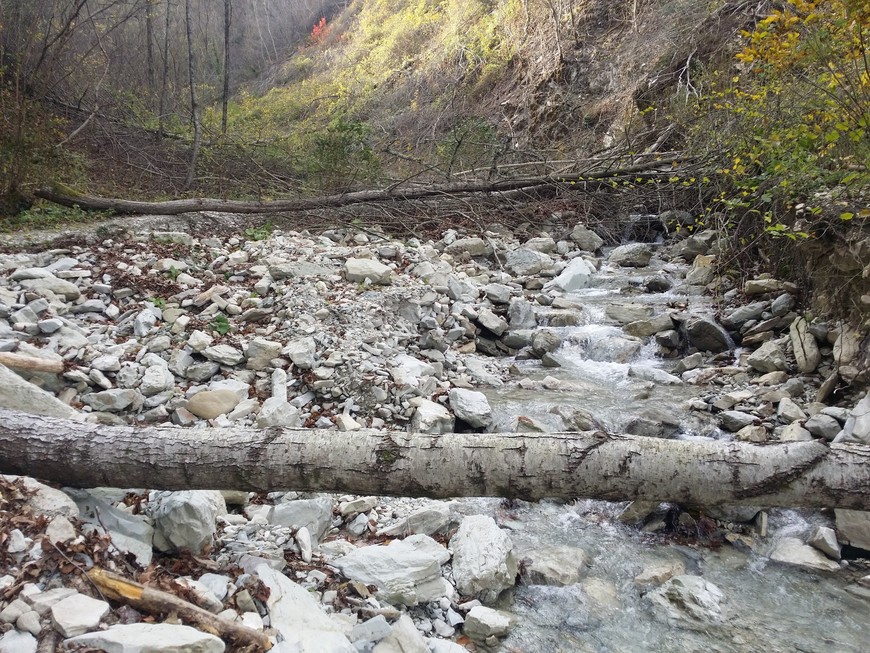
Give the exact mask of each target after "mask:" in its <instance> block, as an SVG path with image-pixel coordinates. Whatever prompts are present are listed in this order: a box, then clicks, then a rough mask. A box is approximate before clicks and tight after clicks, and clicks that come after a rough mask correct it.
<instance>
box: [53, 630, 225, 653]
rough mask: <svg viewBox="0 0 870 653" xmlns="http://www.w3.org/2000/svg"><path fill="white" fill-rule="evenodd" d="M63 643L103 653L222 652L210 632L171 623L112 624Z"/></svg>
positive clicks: (222, 646)
mask: <svg viewBox="0 0 870 653" xmlns="http://www.w3.org/2000/svg"><path fill="white" fill-rule="evenodd" d="M65 645H66V646H77V645H81V646H85V647H89V648H91V649H102V650H103V651H106V653H224V649H225V648H226V645H225V644H224V643H223V641H222V640H221V639H220V638H219V637H216V636H214V635H210V634H209V633H204V632H202V631H200V630H197V629H196V628H191V627H190V626H181V625H175V624H145V623H139V624H116V625H114V626H111V627H109V629H108V630H103V631H97V632H93V633H87V634H86V635H80V636H78V637H73V638H72V639H69V640H67V641H66V642H65Z"/></svg>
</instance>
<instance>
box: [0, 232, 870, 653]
mask: <svg viewBox="0 0 870 653" xmlns="http://www.w3.org/2000/svg"><path fill="white" fill-rule="evenodd" d="M667 219H669V218H667V217H664V218H663V220H667ZM717 247H718V243H717V239H716V234H715V233H713V232H704V233H700V234H697V235H695V236H693V237H690V238H684V239H681V240H678V241H675V242H670V243H658V244H650V243H626V244H624V245H620V246H617V247H606V246H605V242H604V240H603V239H602V238H601V237H600V236H599V235H598V234H596V233H595V232H594V231H593V230H591V229H589V228H587V226H584V225H582V224H577V223H572V224H566V225H565V228H564V229H563V230H561V231H559V232H554V233H542V234H540V235H538V236H536V237H533V238H530V239H523V240H520V239H518V238H516V237H515V236H514V235H513V234H512V233H511V232H510V231H509V230H507V229H505V228H502V227H500V226H498V225H492V226H491V227H490V230H489V231H487V232H486V233H484V234H460V233H456V232H454V231H447V232H445V233H444V234H443V235H442V236H441V238H440V239H438V240H437V241H435V240H433V241H426V242H423V241H419V240H414V239H411V240H403V241H399V240H395V239H392V238H389V237H388V236H386V235H383V234H378V233H371V232H361V231H355V230H344V229H332V230H325V231H323V232H318V233H314V232H292V231H278V230H269V229H258V230H250V229H249V230H248V231H247V232H246V234H237V235H235V236H224V237H203V236H202V235H199V236H193V235H191V234H189V233H185V232H180V231H179V232H170V231H163V232H160V231H156V232H149V231H143V232H142V233H141V234H138V235H133V236H130V235H127V236H115V237H112V238H104V239H96V240H93V241H91V242H85V241H82V242H80V243H79V244H76V245H70V246H67V247H64V248H56V249H45V250H44V251H40V252H37V253H17V254H16V253H10V254H4V255H0V356H2V355H4V354H11V355H12V356H11V357H7V358H6V359H5V360H6V362H7V364H8V366H9V368H7V367H3V366H0V375H2V378H0V406H2V407H6V408H12V409H16V410H23V411H29V412H34V413H43V414H49V415H53V416H58V417H66V418H70V419H84V420H93V421H99V422H101V423H107V424H120V423H149V424H166V425H175V426H177V427H185V426H190V425H193V424H197V423H202V422H205V421H207V422H208V423H209V424H210V425H211V426H212V427H214V428H221V427H226V426H229V425H238V426H249V427H252V428H264V427H269V426H281V427H290V428H295V427H314V428H325V429H338V430H341V431H346V432H347V437H353V432H354V431H356V430H359V429H362V428H375V429H396V430H412V431H417V432H425V433H443V432H450V431H453V430H464V431H470V432H474V431H483V430H489V431H524V432H543V431H554V430H560V431H579V430H590V429H604V430H609V431H612V432H627V433H632V434H635V435H641V436H649V437H677V438H736V439H739V440H746V441H751V442H767V441H787V440H809V439H821V440H824V441H857V442H863V443H865V444H870V396H868V395H867V394H865V393H863V391H862V390H861V388H863V387H866V383H867V380H868V358H867V356H868V354H867V344H866V334H865V333H863V332H862V331H861V330H860V329H857V328H853V327H850V326H848V325H844V324H840V323H833V322H826V321H824V320H820V319H812V317H811V316H807V315H805V314H803V313H802V312H801V310H800V306H799V303H798V299H799V298H798V288H796V287H795V286H793V285H792V284H789V283H787V282H783V281H780V280H777V279H775V278H771V277H769V276H760V277H758V278H754V279H749V280H747V281H745V282H742V283H735V282H733V281H731V280H729V279H727V278H717V277H715V274H714V262H715V257H716V255H717V253H718V252H717ZM711 292H712V293H715V296H716V298H717V300H716V302H715V303H714V301H713V300H712V299H711ZM808 317H809V319H808ZM52 366H56V367H57V368H58V369H57V371H39V369H46V368H48V369H50V368H51V367H52ZM35 368H39V369H35ZM13 370H14V371H13ZM3 483H4V485H3V496H2V501H3V503H2V505H0V510H2V513H0V515H2V519H3V522H4V524H3V531H2V533H0V554H2V558H0V559H2V562H3V573H2V574H0V576H2V578H0V592H2V598H3V602H2V603H0V623H2V624H5V625H4V626H3V628H4V629H5V630H6V632H5V634H3V635H2V637H0V652H5V651H10V652H11V651H14V652H15V653H18V652H19V651H21V652H24V651H35V650H37V646H38V641H42V642H43V644H42V646H43V648H42V649H41V650H52V649H51V648H46V647H49V646H51V645H53V643H54V642H55V640H62V641H63V646H65V647H67V648H75V646H76V645H81V646H87V647H91V648H92V649H104V650H110V651H124V652H125V653H126V652H132V651H144V650H173V651H222V650H224V647H225V643H224V642H222V641H221V640H220V639H219V638H217V637H215V636H214V635H211V634H209V633H206V632H202V631H200V630H195V629H192V628H190V627H189V626H182V625H179V624H178V623H173V620H172V619H171V618H170V619H168V620H164V619H163V617H165V616H166V615H161V616H160V618H157V619H156V620H155V619H153V618H146V615H143V614H140V613H138V612H136V611H135V610H132V609H131V608H129V606H126V607H123V606H121V604H119V603H118V602H115V603H112V604H109V603H107V602H105V601H104V600H103V598H102V597H100V596H99V595H98V594H97V593H96V592H95V591H94V589H93V587H91V586H90V585H88V584H87V583H86V582H85V581H83V580H82V573H83V572H84V571H86V570H87V569H88V568H90V567H92V566H95V565H97V566H103V567H107V568H110V569H114V570H116V571H118V572H121V573H124V574H126V575H128V576H131V577H132V576H136V575H137V574H140V572H138V571H137V570H139V569H147V570H148V571H145V572H141V575H143V576H144V578H145V579H148V578H152V579H154V578H156V577H158V576H160V577H161V578H163V585H164V586H165V587H166V588H168V589H171V590H172V591H175V592H177V593H179V594H180V595H182V596H184V597H185V598H186V599H187V600H189V601H191V602H193V603H196V604H198V605H200V606H201V607H203V608H205V609H206V610H209V611H211V612H212V613H213V614H215V615H217V617H219V618H221V619H227V620H235V621H238V622H240V623H241V624H244V625H245V626H247V627H249V628H251V629H254V630H257V631H264V632H265V633H266V634H267V635H268V636H269V637H270V638H271V640H272V641H273V642H275V644H276V646H275V647H274V648H273V650H280V651H285V652H287V651H376V652H377V653H389V652H391V651H421V652H425V651H432V652H434V653H439V652H444V653H447V652H450V651H454V652H457V653H458V652H459V651H466V650H480V651H486V650H493V651H495V650H504V651H526V652H534V651H541V652H543V651H596V652H597V651H647V650H673V651H695V650H699V649H700V648H704V649H705V650H712V651H741V652H743V651H760V650H765V651H791V650H796V649H798V648H799V649H800V650H808V651H862V650H864V648H865V646H866V642H867V641H870V630H868V626H867V625H866V622H865V620H864V618H863V614H865V613H866V609H867V606H868V603H867V602H868V600H870V576H868V573H870V570H868V569H867V567H866V565H865V563H864V561H863V558H864V557H865V556H867V555H868V554H867V551H870V515H868V514H867V513H863V512H857V511H846V510H837V511H834V512H832V513H830V514H828V513H824V514H804V513H797V512H793V511H783V510H768V509H766V507H765V506H757V507H752V508H747V507H740V508H737V507H728V506H717V507H704V506H677V505H667V504H663V505H656V504H641V503H640V502H635V503H632V504H608V503H603V502H590V501H578V502H576V503H573V504H565V503H550V502H543V503H541V504H526V503H523V502H501V501H498V500H482V499H457V500H455V501H430V500H423V499H407V498H405V499H403V498H383V497H355V496H334V495H314V496H300V495H298V494H297V493H295V492H290V493H275V494H270V495H267V496H264V495H248V494H240V493H237V492H233V491H232V488H228V490H227V491H226V492H210V491H209V492H203V491H200V492H156V491H147V490H146V489H133V490H127V489H125V490H113V489H106V488H102V489H95V490H91V491H88V492H85V491H76V490H68V491H66V492H58V491H57V490H53V489H51V488H48V487H45V486H42V485H39V484H36V482H35V481H33V480H32V479H13V478H10V477H7V478H6V479H5V480H4V482H3ZM34 489H35V494H31V492H32V491H33V490H34ZM107 536H108V537H110V538H111V545H107V544H106V542H107V541H108V540H107ZM155 552H156V555H155ZM182 552H187V553H182ZM191 552H192V553H193V554H196V556H197V557H195V558H190V553H191ZM65 561H66V564H64V562H65ZM173 561H174V562H173ZM181 561H184V562H183V564H182V562H181ZM192 561H193V562H192ZM173 565H174V569H173ZM158 570H159V573H158ZM161 574H162V576H161ZM170 577H171V578H170ZM823 615H828V616H823ZM831 615H836V617H833V616H831ZM832 628H833V629H834V632H831V629H832ZM146 645H152V648H151V649H148V648H147V647H146ZM153 647H156V648H153ZM234 647H235V648H238V644H237V643H236V644H231V645H230V647H229V649H228V650H233V648H234ZM239 650H241V649H239Z"/></svg>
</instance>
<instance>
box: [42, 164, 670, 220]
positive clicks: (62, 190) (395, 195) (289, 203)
mask: <svg viewBox="0 0 870 653" xmlns="http://www.w3.org/2000/svg"><path fill="white" fill-rule="evenodd" d="M677 161H678V158H676V157H669V158H665V159H662V160H660V161H647V162H644V163H639V164H636V165H629V166H624V167H621V168H609V169H603V170H596V171H594V172H586V173H583V174H565V175H547V176H543V177H525V178H521V179H504V180H500V181H486V182H483V181H480V182H467V183H456V184H433V185H431V186H422V187H419V186H418V187H414V188H409V189H403V188H399V187H395V186H393V187H390V188H386V189H381V190H362V191H356V192H352V193H342V194H340V195H326V196H322V197H310V198H301V199H285V200H272V201H236V200H221V199H212V198H206V197H203V198H195V199H186V200H170V201H166V202H139V201H134V200H125V199H120V198H110V197H97V196H94V195H85V194H84V193H79V192H77V191H75V190H74V189H72V188H70V187H68V186H65V185H63V184H59V183H55V184H52V185H49V186H46V187H44V188H40V189H39V190H37V191H36V192H35V193H34V194H35V195H36V196H37V197H41V198H42V199H45V200H49V201H50V202H55V203H56V204H61V205H63V206H70V207H73V206H75V207H78V208H80V209H87V210H93V211H114V212H116V213H129V214H140V215H178V214H179V213H189V212H191V211H218V212H227V213H278V212H291V211H308V210H310V209H319V208H328V207H337V206H350V205H352V204H365V203H371V202H393V201H405V200H422V199H445V198H449V197H461V196H463V195H474V194H478V193H482V194H499V193H511V192H532V191H536V190H540V189H543V188H548V187H550V188H553V187H565V186H567V187H570V188H571V190H572V191H574V192H583V191H590V192H591V191H594V190H598V189H599V188H601V187H610V186H611V185H612V183H613V182H614V181H615V180H619V179H622V178H629V177H630V178H631V179H633V180H634V181H637V180H639V179H659V180H661V179H665V180H666V179H667V178H668V177H670V176H673V175H675V174H680V169H674V168H671V167H670V166H671V165H672V164H674V163H676V162H677ZM662 166H665V167H667V168H668V170H667V171H664V172H659V171H655V169H656V168H658V167H662Z"/></svg>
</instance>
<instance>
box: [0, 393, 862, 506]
mask: <svg viewBox="0 0 870 653" xmlns="http://www.w3.org/2000/svg"><path fill="white" fill-rule="evenodd" d="M0 473H7V474H23V475H29V476H36V477H37V478H41V479H45V480H49V481H55V482H57V483H62V484H65V485H70V486H73V487H94V486H111V487H147V488H155V489H157V488H160V489H170V490H180V489H208V488H213V489H234V490H249V491H260V492H266V491H275V490H298V491H333V492H342V493H345V492H347V493H353V494H374V495H399V496H429V497H433V498H446V497H455V496H503V497H515V498H522V499H529V500H534V499H541V498H544V497H554V498H563V499H572V498H576V497H584V498H597V499H608V500H613V501H617V500H626V499H644V500H653V501H673V502H679V503H686V504H692V505H701V506H710V505H715V504H719V503H728V504H749V505H760V506H796V507H797V506H802V507H814V508H821V507H842V508H853V509H858V510H867V509H870V447H867V446H861V445H831V446H828V445H826V444H824V443H822V442H819V441H812V442H788V443H778V444H769V445H753V444H747V443H741V442H717V441H686V440H662V439H656V438H643V437H635V436H628V435H606V434H604V433H601V432H585V433H545V434H537V433H536V434H515V433H448V434H444V435H423V434H416V433H415V434H409V433H397V432H384V431H363V432H354V433H342V432H338V431H322V430H307V429H278V428H271V429H263V430H255V429H246V428H191V429H182V428H173V427H165V428H164V427H159V428H158V427H144V428H139V427H132V426H102V425H97V424H91V423H81V422H71V421H67V420H62V419H55V418H49V417H41V416H34V415H28V414H25V413H20V412H14V411H8V410H0Z"/></svg>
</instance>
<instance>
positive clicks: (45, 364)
mask: <svg viewBox="0 0 870 653" xmlns="http://www.w3.org/2000/svg"><path fill="white" fill-rule="evenodd" d="M0 365H5V366H6V367H8V368H10V369H13V370H27V371H28V372H51V373H53V374H61V373H62V372H63V361H62V360H57V361H53V360H49V359H47V358H37V357H36V356H27V355H26V354H14V353H12V352H8V351H0Z"/></svg>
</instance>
